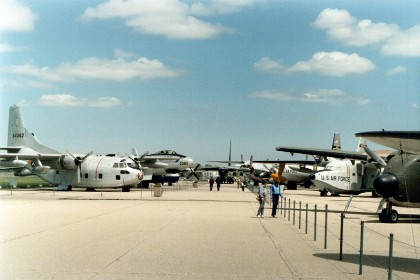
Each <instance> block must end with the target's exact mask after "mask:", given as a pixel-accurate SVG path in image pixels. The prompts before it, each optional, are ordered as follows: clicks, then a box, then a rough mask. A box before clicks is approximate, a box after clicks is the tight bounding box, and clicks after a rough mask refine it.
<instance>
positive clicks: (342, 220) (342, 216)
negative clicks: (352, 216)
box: [340, 213, 344, 261]
mask: <svg viewBox="0 0 420 280" xmlns="http://www.w3.org/2000/svg"><path fill="white" fill-rule="evenodd" d="M343 231H344V213H341V225H340V261H341V260H342V259H343Z"/></svg>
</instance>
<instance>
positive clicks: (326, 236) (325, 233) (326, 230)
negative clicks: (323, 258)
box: [324, 204, 328, 249]
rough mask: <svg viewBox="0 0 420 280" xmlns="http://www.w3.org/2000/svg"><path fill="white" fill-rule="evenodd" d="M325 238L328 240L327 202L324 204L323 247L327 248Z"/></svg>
mask: <svg viewBox="0 0 420 280" xmlns="http://www.w3.org/2000/svg"><path fill="white" fill-rule="evenodd" d="M327 240H328V204H325V232H324V249H327Z"/></svg>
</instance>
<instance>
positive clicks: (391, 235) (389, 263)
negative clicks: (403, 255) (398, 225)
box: [388, 233, 394, 280]
mask: <svg viewBox="0 0 420 280" xmlns="http://www.w3.org/2000/svg"><path fill="white" fill-rule="evenodd" d="M393 247H394V234H393V233H391V234H390V235H389V259H388V280H391V279H392V254H393Z"/></svg>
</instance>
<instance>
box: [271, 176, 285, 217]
mask: <svg viewBox="0 0 420 280" xmlns="http://www.w3.org/2000/svg"><path fill="white" fill-rule="evenodd" d="M279 197H281V198H283V194H282V193H281V188H280V184H279V182H278V181H277V180H275V181H274V184H272V185H271V186H270V198H271V200H272V201H273V209H272V210H271V217H273V218H275V217H276V214H277V205H278V204H279Z"/></svg>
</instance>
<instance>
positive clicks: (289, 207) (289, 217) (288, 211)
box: [287, 198, 290, 221]
mask: <svg viewBox="0 0 420 280" xmlns="http://www.w3.org/2000/svg"><path fill="white" fill-rule="evenodd" d="M288 212H289V215H288V216H287V217H288V218H287V220H288V221H290V198H289V211H288Z"/></svg>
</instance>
